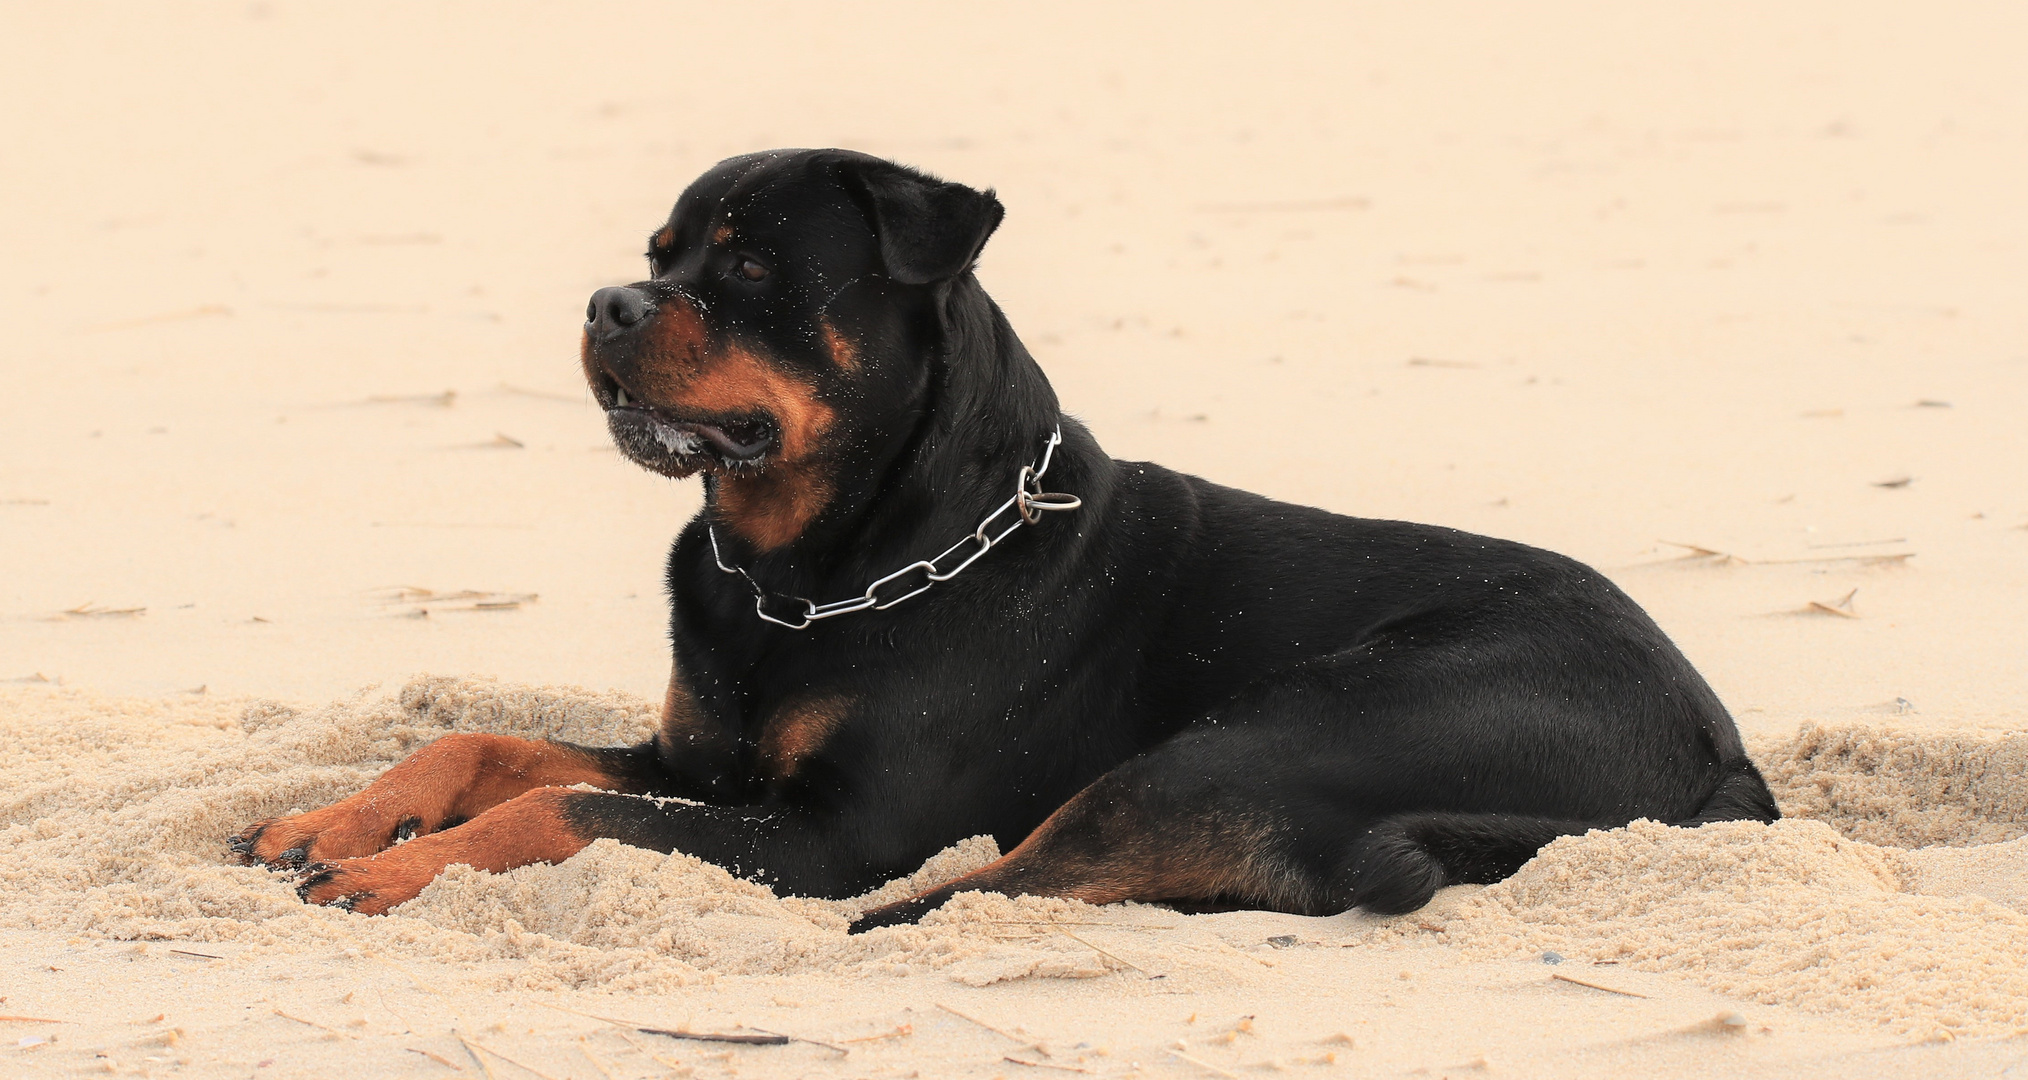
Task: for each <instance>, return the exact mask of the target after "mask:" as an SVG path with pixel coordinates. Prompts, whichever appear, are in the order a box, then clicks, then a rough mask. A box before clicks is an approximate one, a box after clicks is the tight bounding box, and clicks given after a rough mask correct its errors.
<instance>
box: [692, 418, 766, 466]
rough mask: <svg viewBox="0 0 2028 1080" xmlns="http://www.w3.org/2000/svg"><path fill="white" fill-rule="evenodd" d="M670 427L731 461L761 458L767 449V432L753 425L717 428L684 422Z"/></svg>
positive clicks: (710, 425)
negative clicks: (686, 433)
mask: <svg viewBox="0 0 2028 1080" xmlns="http://www.w3.org/2000/svg"><path fill="white" fill-rule="evenodd" d="M670 426H672V427H674V428H676V429H678V430H681V431H688V432H691V433H693V434H695V435H696V436H697V437H698V438H701V439H703V440H704V441H705V442H708V443H710V444H711V445H712V448H713V449H715V450H717V451H718V452H719V453H721V454H724V455H725V456H726V457H727V458H730V459H732V460H733V461H751V460H753V459H754V458H757V457H759V456H761V454H762V453H763V452H765V451H766V450H767V448H768V436H767V431H766V430H765V429H763V428H761V427H759V426H758V425H754V424H732V425H730V426H728V427H719V426H718V425H717V424H700V423H697V422H695V421H688V420H686V421H683V422H682V423H678V424H672V425H670Z"/></svg>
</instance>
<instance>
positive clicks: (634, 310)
mask: <svg viewBox="0 0 2028 1080" xmlns="http://www.w3.org/2000/svg"><path fill="white" fill-rule="evenodd" d="M653 309H654V305H653V304H650V303H649V302H648V298H647V297H645V296H642V295H641V294H640V293H639V292H638V291H636V290H634V289H629V288H627V287H626V286H625V285H614V286H611V287H610V288H604V289H600V290H599V291H597V292H595V293H593V294H592V298H591V305H590V306H589V307H587V308H585V311H584V321H585V325H586V326H588V327H590V328H591V331H592V333H594V334H597V335H599V336H601V337H604V336H607V335H611V334H617V333H619V332H620V331H622V330H626V329H629V328H631V327H632V326H634V325H635V324H637V323H639V322H640V321H641V320H642V319H645V318H647V317H648V312H650V311H652V310H653Z"/></svg>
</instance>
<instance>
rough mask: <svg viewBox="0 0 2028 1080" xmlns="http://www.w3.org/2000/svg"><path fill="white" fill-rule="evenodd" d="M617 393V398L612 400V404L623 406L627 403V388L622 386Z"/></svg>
mask: <svg viewBox="0 0 2028 1080" xmlns="http://www.w3.org/2000/svg"><path fill="white" fill-rule="evenodd" d="M619 391H620V393H619V396H618V397H617V398H614V399H613V404H615V405H625V404H626V403H627V388H626V387H624V386H622V387H620V388H619Z"/></svg>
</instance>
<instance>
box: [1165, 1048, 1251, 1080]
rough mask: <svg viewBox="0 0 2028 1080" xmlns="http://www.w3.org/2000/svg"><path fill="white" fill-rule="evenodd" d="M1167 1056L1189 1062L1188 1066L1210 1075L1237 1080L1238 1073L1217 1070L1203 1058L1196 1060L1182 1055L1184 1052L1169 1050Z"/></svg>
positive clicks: (1217, 1068)
mask: <svg viewBox="0 0 2028 1080" xmlns="http://www.w3.org/2000/svg"><path fill="white" fill-rule="evenodd" d="M1169 1056H1170V1057H1173V1058H1179V1059H1181V1060H1183V1061H1187V1062H1189V1063H1190V1064H1192V1065H1195V1066H1197V1067H1198V1068H1200V1069H1203V1070H1204V1071H1206V1072H1210V1073H1216V1074H1218V1075H1219V1076H1229V1077H1231V1078H1232V1080H1239V1074H1238V1073H1236V1072H1227V1071H1226V1070H1224V1069H1221V1068H1219V1067H1218V1066H1216V1065H1213V1064H1212V1063H1210V1062H1208V1061H1206V1060H1204V1059H1203V1058H1196V1057H1191V1056H1190V1055H1189V1054H1186V1053H1184V1052H1183V1051H1181V1050H1171V1051H1169Z"/></svg>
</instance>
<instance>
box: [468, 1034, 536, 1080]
mask: <svg viewBox="0 0 2028 1080" xmlns="http://www.w3.org/2000/svg"><path fill="white" fill-rule="evenodd" d="M458 1041H459V1042H461V1043H464V1044H465V1048H466V1049H468V1050H469V1049H471V1048H473V1047H477V1048H479V1049H481V1050H484V1051H485V1052H487V1053H489V1054H491V1055H493V1056H494V1057H496V1058H499V1059H500V1060H501V1061H504V1062H506V1063H507V1064H509V1065H512V1066H514V1067H515V1068H517V1069H520V1070H522V1071H523V1072H532V1073H534V1074H535V1075H537V1076H540V1077H542V1080H556V1077H554V1076H551V1075H549V1074H548V1073H546V1072H543V1071H542V1070H541V1069H538V1068H536V1067H535V1066H533V1065H530V1064H528V1063H527V1062H525V1061H516V1060H514V1059H513V1058H511V1057H508V1056H507V1055H505V1054H503V1053H501V1052H500V1051H498V1050H495V1049H493V1048H492V1047H490V1046H487V1045H485V1044H483V1043H475V1042H472V1041H471V1040H469V1039H467V1038H465V1037H464V1036H463V1035H460V1036H458ZM473 1056H474V1057H476V1056H478V1055H476V1054H475V1055H473ZM486 1075H488V1076H491V1075H493V1074H492V1073H490V1072H489V1073H487V1074H486Z"/></svg>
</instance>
